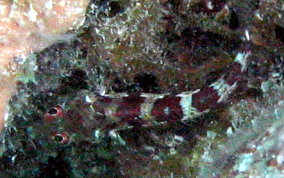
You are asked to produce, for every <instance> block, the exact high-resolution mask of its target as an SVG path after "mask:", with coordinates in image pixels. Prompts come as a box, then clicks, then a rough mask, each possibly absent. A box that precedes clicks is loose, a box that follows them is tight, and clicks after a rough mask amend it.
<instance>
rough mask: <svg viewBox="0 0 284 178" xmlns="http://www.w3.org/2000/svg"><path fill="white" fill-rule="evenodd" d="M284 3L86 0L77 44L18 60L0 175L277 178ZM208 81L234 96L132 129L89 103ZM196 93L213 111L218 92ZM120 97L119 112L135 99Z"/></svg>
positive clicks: (204, 84)
mask: <svg viewBox="0 0 284 178" xmlns="http://www.w3.org/2000/svg"><path fill="white" fill-rule="evenodd" d="M282 4H283V2H281V1H265V0H261V1H257V0H253V1H250V2H248V1H241V0H232V1H217V0H216V1H213V0H212V1H209V0H208V1H207V0H194V1H188V0H175V1H168V0H159V1H142V0H128V1H124V0H116V1H108V0H98V1H93V2H91V4H90V6H89V8H88V13H87V16H86V20H85V23H84V24H83V26H82V28H80V29H78V31H77V33H78V37H77V38H74V39H72V40H70V41H67V42H60V43H57V44H55V45H53V46H51V47H49V48H46V49H45V50H43V51H41V52H38V53H34V54H33V55H32V56H30V58H31V59H28V60H30V61H34V62H33V63H31V64H25V66H24V69H23V71H24V72H23V73H21V74H20V75H19V76H18V78H19V79H20V82H19V83H18V86H17V90H18V94H17V95H16V96H15V97H13V99H12V102H11V103H12V104H11V109H10V116H9V117H10V119H9V124H8V126H7V128H5V130H4V131H5V134H4V137H3V140H2V142H3V144H2V145H1V146H2V147H1V164H0V170H1V172H0V175H1V176H2V177H9V176H14V175H17V176H19V177H27V176H30V177H56V175H58V176H61V177H107V176H109V177H131V176H145V177H159V176H160V177H163V176H164V177H167V176H168V177H169V176H172V177H173V176H176V177H198V176H199V177H205V176H206V177H213V176H238V175H240V176H250V175H259V176H265V175H268V176H269V175H274V176H277V175H280V174H281V169H282V159H283V150H282V139H283V138H282V137H283V136H282V135H283V133H282V132H283V130H282V127H281V126H282V123H281V121H282V115H283V112H282V108H283V103H282V102H281V101H282V100H283V96H282V95H281V93H282V91H283V88H282V86H281V83H282V82H283V81H282V80H283V79H282V78H283V49H282V46H283V39H282V34H281V32H282V30H283V24H282V20H283V19H282V17H281V16H280V15H279V14H280V12H282V10H281V9H279V8H278V7H282ZM245 56H246V57H245ZM243 59H247V63H246V62H244V60H243ZM234 60H235V61H239V63H240V64H241V65H242V66H241V67H242V68H244V69H243V70H242V68H241V72H240V70H239V69H240V68H239V67H240V66H239V67H236V65H233V67H232V68H230V67H229V66H232V65H231V64H232V63H234V62H233V61H234ZM234 67H236V68H234ZM236 69H238V70H236ZM245 69H246V70H245ZM240 74H241V75H240ZM222 77H223V78H222ZM220 79H223V80H220ZM232 79H234V80H238V81H240V82H239V83H238V88H234V89H236V90H230V87H229V88H228V87H227V88H226V87H222V86H224V85H217V84H220V83H222V81H228V82H230V83H231V84H233V83H234V82H233V81H234V80H232ZM240 79H242V80H240ZM216 81H219V83H215V82H216ZM212 83H215V84H216V85H211V84H212ZM210 85H211V86H213V87H214V88H215V90H216V88H219V89H220V90H219V91H223V90H225V91H228V90H230V91H233V92H231V94H232V95H230V97H225V95H224V97H222V101H224V103H223V105H216V107H215V108H214V107H212V108H213V109H212V111H211V112H206V113H203V114H202V115H200V116H199V117H197V118H195V119H194V120H190V121H186V120H185V121H177V120H175V122H170V123H168V124H157V125H152V126H145V127H143V126H141V125H138V126H136V127H135V126H134V127H129V126H128V125H124V123H122V124H120V123H121V122H117V118H115V117H112V116H113V115H112V113H113V112H112V111H113V110H111V109H109V112H108V113H103V112H100V111H99V112H98V108H99V109H104V107H103V106H100V107H95V105H94V104H93V103H95V101H96V97H97V96H111V97H113V98H120V97H123V96H126V95H125V93H127V95H131V96H132V95H134V96H140V95H137V93H141V92H142V93H143V92H150V95H152V96H158V95H159V94H163V93H171V94H172V95H176V94H177V95H178V94H179V93H181V92H184V91H189V90H191V91H195V90H197V89H200V88H201V89H203V88H205V89H206V88H208V86H210ZM211 88H212V87H211ZM227 89H228V90H227ZM204 91H206V90H204ZM208 91H210V90H208ZM204 93H206V92H204ZM204 93H203V94H201V96H200V97H199V98H198V99H197V101H194V104H200V105H202V104H203V106H205V105H209V106H212V105H214V104H216V98H214V97H213V98H212V100H210V99H208V98H210V97H212V96H215V95H213V94H216V92H212V90H211V92H207V93H206V94H207V95H205V94H204ZM212 93H213V94H212ZM113 98H107V99H105V102H106V103H107V102H110V101H116V100H115V99H113ZM204 98H205V99H207V101H208V102H203V99H204ZM219 99H220V98H218V100H219ZM129 102H130V103H132V105H131V104H129V103H128V104H126V105H123V106H125V108H128V107H130V105H131V106H136V105H137V104H139V103H140V100H131V99H130V98H129ZM110 103H111V102H110ZM173 103H174V101H173ZM161 105H162V104H161ZM162 106H164V105H162ZM96 109H97V110H96ZM127 111H128V110H126V109H125V110H124V114H125V113H126V114H127V113H128V112H127ZM130 111H131V110H129V113H130ZM165 111H166V112H165V113H167V112H169V110H165ZM102 113H103V114H102ZM106 116H109V117H106ZM165 118H166V119H172V118H167V117H165ZM132 120H133V119H132ZM104 124H105V125H107V126H109V125H111V124H114V126H113V125H111V126H110V127H102V126H103V125H104ZM31 165H32V166H31Z"/></svg>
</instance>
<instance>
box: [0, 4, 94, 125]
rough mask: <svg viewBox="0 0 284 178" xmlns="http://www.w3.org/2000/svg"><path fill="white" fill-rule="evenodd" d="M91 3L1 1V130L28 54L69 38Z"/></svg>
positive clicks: (82, 20) (82, 19)
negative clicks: (17, 79) (69, 31)
mask: <svg viewBox="0 0 284 178" xmlns="http://www.w3.org/2000/svg"><path fill="white" fill-rule="evenodd" d="M88 4H89V1H88V0H41V1H37V0H13V1H12V0H1V1H0V40H1V41H0V71H1V73H0V85H1V87H0V96H1V97H0V118H1V119H0V130H1V129H2V127H3V124H4V115H5V113H6V110H7V104H8V102H9V100H10V98H11V96H12V95H13V94H14V92H15V89H14V88H15V84H16V80H15V75H16V73H17V72H18V71H19V70H20V66H21V64H22V63H23V61H24V59H25V57H26V55H28V54H29V53H31V52H37V51H40V50H43V49H45V48H46V47H48V46H50V45H51V44H53V43H55V42H57V41H62V40H66V37H69V39H70V37H71V36H72V35H70V36H68V35H67V36H66V35H65V36H63V37H62V35H63V34H64V33H65V32H66V31H68V30H74V29H76V28H77V27H79V26H80V25H81V24H82V23H83V22H84V18H85V12H86V8H87V6H88ZM67 39H68V38H67Z"/></svg>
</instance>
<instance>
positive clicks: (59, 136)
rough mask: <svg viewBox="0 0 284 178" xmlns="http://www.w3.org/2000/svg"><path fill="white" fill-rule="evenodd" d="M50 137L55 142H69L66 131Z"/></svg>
mask: <svg viewBox="0 0 284 178" xmlns="http://www.w3.org/2000/svg"><path fill="white" fill-rule="evenodd" d="M52 139H53V140H54V141H55V142H56V143H60V144H67V143H69V135H68V134H67V133H66V132H63V133H55V134H54V135H53V137H52Z"/></svg>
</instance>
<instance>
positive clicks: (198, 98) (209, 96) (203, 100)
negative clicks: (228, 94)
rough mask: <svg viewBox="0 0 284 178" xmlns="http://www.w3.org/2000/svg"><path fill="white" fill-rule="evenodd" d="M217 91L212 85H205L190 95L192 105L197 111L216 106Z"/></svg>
mask: <svg viewBox="0 0 284 178" xmlns="http://www.w3.org/2000/svg"><path fill="white" fill-rule="evenodd" d="M219 98H220V96H218V92H217V91H216V90H215V89H214V88H212V87H206V88H204V89H202V90H200V91H199V92H197V93H195V94H193V95H192V106H193V107H194V108H196V109H197V111H199V112H204V111H206V110H207V109H211V108H213V107H217V106H218V100H219Z"/></svg>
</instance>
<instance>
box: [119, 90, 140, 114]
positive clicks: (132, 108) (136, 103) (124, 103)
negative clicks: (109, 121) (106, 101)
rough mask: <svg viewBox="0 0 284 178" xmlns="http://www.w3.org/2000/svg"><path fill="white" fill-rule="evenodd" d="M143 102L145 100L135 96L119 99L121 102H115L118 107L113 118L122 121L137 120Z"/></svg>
mask: <svg viewBox="0 0 284 178" xmlns="http://www.w3.org/2000/svg"><path fill="white" fill-rule="evenodd" d="M144 100H145V98H143V97H141V96H140V95H137V94H136V95H130V96H128V97H123V98H121V100H118V101H116V102H115V103H116V104H117V105H118V109H117V112H116V114H115V116H116V117H119V118H122V119H135V118H138V117H139V115H140V112H141V104H142V103H143V102H144Z"/></svg>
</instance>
